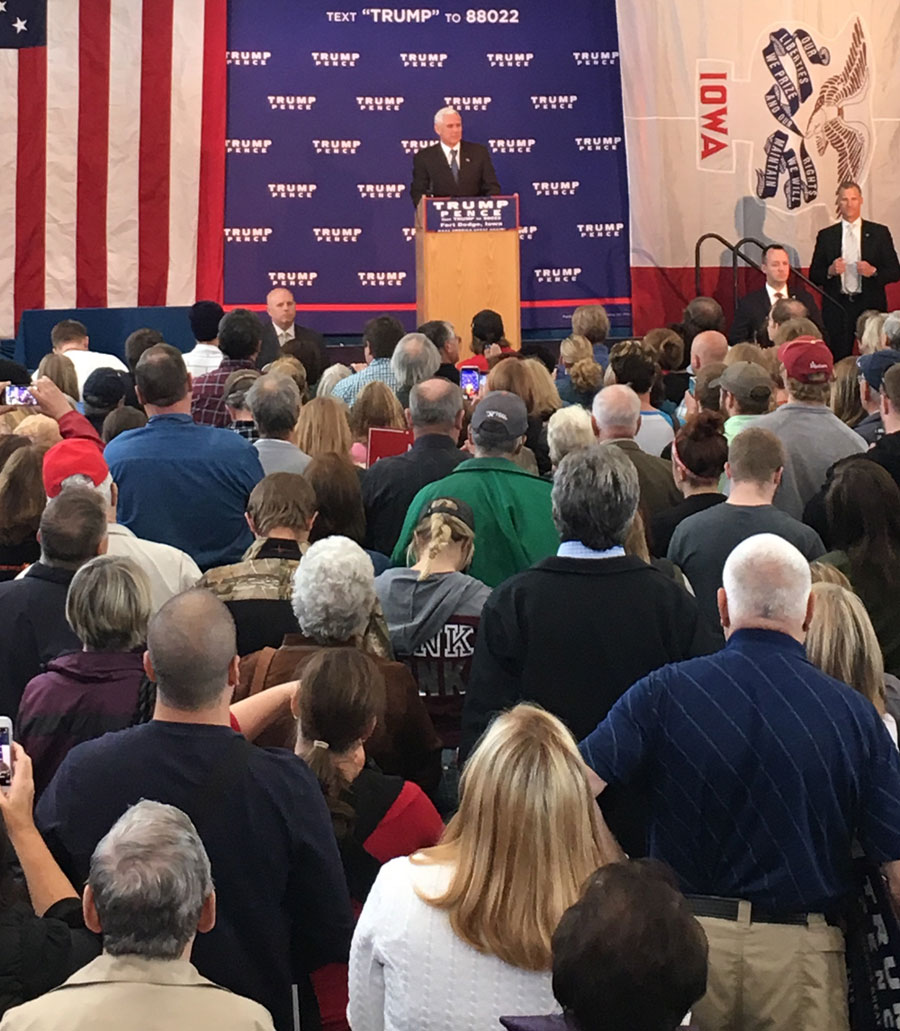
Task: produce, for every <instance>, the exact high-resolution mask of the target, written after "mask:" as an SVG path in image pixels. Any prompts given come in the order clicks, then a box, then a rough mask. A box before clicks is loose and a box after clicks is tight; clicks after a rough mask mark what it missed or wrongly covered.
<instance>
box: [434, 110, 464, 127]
mask: <svg viewBox="0 0 900 1031" xmlns="http://www.w3.org/2000/svg"><path fill="white" fill-rule="evenodd" d="M458 114H459V111H457V110H456V108H455V107H442V108H441V109H440V110H439V111H435V113H434V124H435V125H440V124H441V122H443V120H444V119H445V118H446V117H447V115H458Z"/></svg>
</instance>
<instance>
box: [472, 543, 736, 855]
mask: <svg viewBox="0 0 900 1031" xmlns="http://www.w3.org/2000/svg"><path fill="white" fill-rule="evenodd" d="M721 645H722V641H721V638H719V637H718V636H717V635H716V634H715V633H714V632H713V630H712V628H707V626H706V623H705V621H704V620H702V619H701V618H700V614H699V611H698V609H697V604H696V602H695V601H694V599H693V598H692V597H691V596H690V595H689V594H688V592H687V591H685V590H684V588H683V587H681V586H679V585H678V584H676V583H675V582H674V580H670V579H669V578H668V577H666V576H665V575H664V574H663V573H661V572H659V571H658V570H656V569H654V568H653V567H652V566H649V565H647V564H646V563H645V562H642V561H641V560H640V559H639V558H634V557H633V556H630V555H626V556H623V557H620V558H607V559H579V558H558V557H554V558H547V559H544V560H543V561H542V562H538V563H537V564H536V565H534V566H532V568H531V569H528V570H526V571H525V572H524V573H519V574H517V575H516V576H513V577H510V579H509V580H506V581H505V582H504V583H502V584H500V586H499V587H497V588H495V590H494V592H493V593H492V594H491V596H490V598H489V599H488V600H487V603H486V604H485V606H484V609H483V610H482V614H481V624H480V626H479V630H478V637H477V640H476V643H475V658H474V660H473V662H472V672H471V676H470V677H469V684H468V688H467V691H466V699H465V702H464V703H463V717H462V737H461V740H460V748H459V758H460V762H462V761H463V760H464V759H465V758H466V756H467V755H468V754H469V752H470V751H471V750H472V748H473V747H474V745H475V743H476V741H477V740H478V738H479V736H480V735H481V733H482V732H483V731H484V729H485V728H486V727H487V725H488V723H490V721H491V719H492V718H493V716H494V715H495V714H496V713H497V712H499V711H501V710H503V709H508V708H509V707H510V706H513V705H515V704H516V703H517V702H522V701H532V702H537V703H538V704H540V705H542V706H543V707H544V708H545V709H547V710H549V711H550V712H552V713H554V714H555V715H556V716H558V717H559V718H560V719H561V720H562V721H563V722H564V723H565V724H566V725H567V726H568V727H569V729H570V730H571V731H572V733H573V734H574V735H575V737H576V738H578V739H579V740H580V739H581V738H584V737H586V736H587V735H588V734H589V733H590V732H591V731H592V730H593V729H594V728H595V727H596V726H597V724H598V723H599V722H600V721H601V720H602V719H603V718H604V717H605V716H606V714H607V713H608V712H609V710H610V709H611V708H612V706H613V705H614V704H615V703H616V702H617V701H618V699H619V698H620V697H621V696H622V695H623V694H624V693H625V692H626V691H627V690H628V688H629V687H631V685H632V684H634V683H635V682H636V681H638V680H640V679H641V677H644V676H646V675H647V674H648V673H650V672H651V671H652V670H655V669H658V668H659V667H660V666H664V665H665V664H666V663H668V662H680V661H681V660H682V659H689V658H692V657H694V656H696V655H704V654H707V653H709V652H713V651H716V650H717V649H718V648H720V647H721ZM606 794H607V793H606V792H604V794H603V808H604V812H605V813H606V815H607V818H608V820H609V822H610V826H611V829H612V830H613V833H614V834H616V835H617V836H618V837H619V838H620V840H621V841H622V843H623V847H625V848H626V850H627V851H634V852H636V853H639V852H640V851H641V841H640V838H639V833H638V830H637V828H636V825H635V819H634V813H635V811H636V809H635V806H636V803H634V800H633V799H631V800H629V801H628V802H627V803H624V799H623V796H622V795H619V794H618V793H616V792H614V793H613V794H612V795H610V796H609V798H608V799H607V798H606ZM620 806H622V809H620V808H619V807H620Z"/></svg>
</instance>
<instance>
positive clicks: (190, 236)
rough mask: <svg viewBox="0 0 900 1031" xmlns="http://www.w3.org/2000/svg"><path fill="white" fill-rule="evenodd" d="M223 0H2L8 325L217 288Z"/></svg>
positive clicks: (0, 325) (180, 300)
mask: <svg viewBox="0 0 900 1031" xmlns="http://www.w3.org/2000/svg"><path fill="white" fill-rule="evenodd" d="M226 23H227V0H0V97H2V98H3V105H2V110H0V225H2V226H3V227H4V229H3V232H2V233H0V337H9V336H12V335H13V332H14V326H15V324H16V323H17V321H18V317H19V315H20V314H21V312H22V311H23V310H25V309H29V308H74V307H131V306H134V305H164V304H190V303H192V302H193V301H194V300H195V298H196V297H220V296H221V292H222V282H221V280H222V255H223V251H222V248H223V224H224V198H225V100H226V66H225V49H226Z"/></svg>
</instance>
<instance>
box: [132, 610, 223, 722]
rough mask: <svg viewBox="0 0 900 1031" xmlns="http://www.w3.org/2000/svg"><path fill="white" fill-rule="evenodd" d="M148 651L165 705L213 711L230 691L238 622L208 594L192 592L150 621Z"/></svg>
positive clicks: (188, 710) (188, 709) (195, 710)
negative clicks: (230, 670)
mask: <svg viewBox="0 0 900 1031" xmlns="http://www.w3.org/2000/svg"><path fill="white" fill-rule="evenodd" d="M147 652H148V655H149V659H150V664H151V666H152V668H153V675H154V677H155V680H156V684H157V692H158V694H159V698H160V701H162V702H164V703H165V704H166V705H168V706H170V707H171V708H173V709H180V710H182V711H183V712H197V711H199V710H201V709H208V708H211V707H213V706H215V705H216V704H217V703H218V702H219V701H220V699H221V697H222V695H223V693H224V692H225V691H228V690H230V686H229V682H228V671H229V666H230V665H231V661H232V659H233V658H234V657H235V655H236V654H237V642H236V637H235V630H234V620H233V619H232V618H231V613H230V612H229V611H228V609H227V608H226V607H225V606H224V605H223V604H222V602H221V601H219V599H218V598H216V597H215V596H214V595H212V594H210V593H209V592H208V591H203V590H193V591H186V592H185V593H184V594H178V595H176V596H175V597H174V598H172V599H171V600H169V601H167V602H166V604H165V605H163V607H162V608H161V609H160V610H159V612H157V613H156V615H155V616H154V617H153V619H151V620H150V626H149V628H148V630H147ZM148 672H149V671H148Z"/></svg>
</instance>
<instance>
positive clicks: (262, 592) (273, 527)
mask: <svg viewBox="0 0 900 1031" xmlns="http://www.w3.org/2000/svg"><path fill="white" fill-rule="evenodd" d="M315 521H316V493H315V491H314V490H313V489H312V487H311V486H310V485H309V483H308V482H307V481H306V480H305V479H304V478H303V477H302V476H301V475H300V474H299V473H271V474H270V475H268V476H266V477H264V478H263V479H262V480H260V481H259V483H257V485H256V486H255V487H254V488H253V490H252V492H251V493H250V498H249V500H248V501H247V525H248V526H249V527H250V529H251V530H252V532H253V535H254V536H255V537H256V540H255V541H254V542H253V544H251V545H250V547H249V548H248V549H247V551H246V552H245V553H244V557H243V558H242V559H241V561H240V562H235V563H234V564H232V565H228V566H218V567H217V568H216V569H210V570H209V571H208V572H206V573H205V574H204V575H203V577H202V578H201V579H200V581H199V583H198V584H197V586H198V587H203V588H205V589H206V590H208V591H212V593H213V594H215V595H216V597H217V598H220V599H221V600H222V601H223V602H224V603H225V605H226V607H227V608H228V611H229V612H230V613H231V616H232V619H234V625H235V627H236V629H237V647H238V655H249V654H250V653H251V652H256V651H259V650H260V648H266V647H270V648H277V647H278V646H279V645H280V644H281V642H282V640H283V639H284V635H285V634H291V633H296V632H297V631H298V630H299V627H298V626H297V620H296V619H295V618H294V612H293V609H292V608H291V582H292V578H293V576H294V570H295V569H296V568H297V566H298V565H299V563H300V559H301V558H302V557H303V555H304V554H305V552H306V550H307V548H308V547H309V531H310V530H311V529H312V526H313V523H314V522H315Z"/></svg>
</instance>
